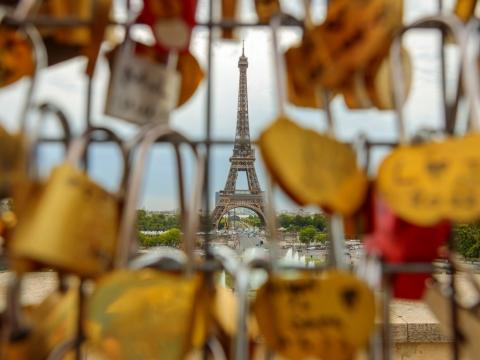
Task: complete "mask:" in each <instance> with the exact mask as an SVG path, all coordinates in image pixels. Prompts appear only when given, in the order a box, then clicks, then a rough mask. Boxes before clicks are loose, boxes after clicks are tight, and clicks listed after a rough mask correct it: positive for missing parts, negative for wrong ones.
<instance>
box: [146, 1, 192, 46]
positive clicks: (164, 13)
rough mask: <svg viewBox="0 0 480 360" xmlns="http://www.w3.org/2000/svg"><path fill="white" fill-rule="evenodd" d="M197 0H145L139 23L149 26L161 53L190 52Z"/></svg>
mask: <svg viewBox="0 0 480 360" xmlns="http://www.w3.org/2000/svg"><path fill="white" fill-rule="evenodd" d="M196 8H197V0H144V5H143V9H142V11H141V12H140V15H139V16H138V18H137V22H138V23H142V24H147V25H149V26H150V28H151V29H152V32H153V35H154V37H155V41H156V44H155V47H156V48H157V49H158V51H159V52H161V53H165V52H168V51H170V50H175V51H180V52H184V51H187V50H188V47H189V44H190V35H191V32H192V28H193V27H194V25H195V10H196Z"/></svg>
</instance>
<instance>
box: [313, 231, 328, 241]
mask: <svg viewBox="0 0 480 360" xmlns="http://www.w3.org/2000/svg"><path fill="white" fill-rule="evenodd" d="M327 238H328V235H327V233H324V232H317V234H316V235H315V242H320V243H325V242H327Z"/></svg>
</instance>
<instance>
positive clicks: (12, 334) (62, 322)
mask: <svg viewBox="0 0 480 360" xmlns="http://www.w3.org/2000/svg"><path fill="white" fill-rule="evenodd" d="M12 280H13V281H12V282H11V283H10V285H9V287H8V291H7V294H8V295H7V307H6V311H5V313H4V320H5V321H4V322H3V323H2V328H3V329H2V330H3V331H4V334H3V335H4V336H3V337H2V342H1V343H0V357H1V358H2V359H9V360H24V359H29V360H44V359H46V358H47V357H48V356H49V354H50V353H51V351H52V350H53V349H54V348H55V347H56V346H57V345H58V344H60V343H62V342H63V341H65V340H68V339H71V338H73V337H74V335H75V332H76V319H77V310H78V309H77V304H78V298H77V294H78V281H76V279H73V278H71V279H68V288H65V289H61V288H58V289H57V290H55V291H54V292H52V293H51V294H50V295H48V296H47V297H46V298H45V299H44V300H43V301H42V302H41V303H40V304H36V305H29V306H22V305H21V304H20V288H21V282H22V277H21V276H18V275H17V276H14V277H13V279H12ZM65 284H67V282H65Z"/></svg>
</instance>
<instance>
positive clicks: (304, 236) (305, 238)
mask: <svg viewBox="0 0 480 360" xmlns="http://www.w3.org/2000/svg"><path fill="white" fill-rule="evenodd" d="M316 235H317V229H315V227H314V226H313V225H309V226H306V227H304V228H303V229H302V230H300V241H301V242H302V243H304V244H310V243H311V242H313V240H314V239H315V236H316Z"/></svg>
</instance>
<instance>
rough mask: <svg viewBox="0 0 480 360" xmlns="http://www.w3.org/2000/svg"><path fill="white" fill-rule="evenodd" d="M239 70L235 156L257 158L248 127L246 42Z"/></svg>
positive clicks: (239, 60) (239, 61)
mask: <svg viewBox="0 0 480 360" xmlns="http://www.w3.org/2000/svg"><path fill="white" fill-rule="evenodd" d="M238 68H239V70H240V78H239V84H238V106H237V131H236V134H235V147H234V149H233V156H240V157H255V155H254V154H253V152H252V147H251V145H250V129H249V126H248V90H247V68H248V58H247V57H246V56H245V42H243V45H242V56H240V58H239V59H238Z"/></svg>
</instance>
